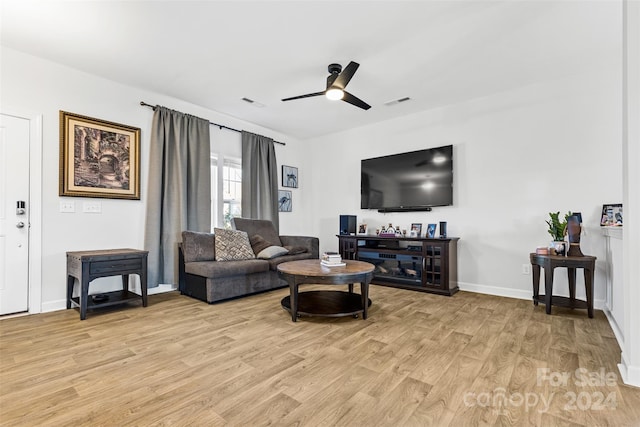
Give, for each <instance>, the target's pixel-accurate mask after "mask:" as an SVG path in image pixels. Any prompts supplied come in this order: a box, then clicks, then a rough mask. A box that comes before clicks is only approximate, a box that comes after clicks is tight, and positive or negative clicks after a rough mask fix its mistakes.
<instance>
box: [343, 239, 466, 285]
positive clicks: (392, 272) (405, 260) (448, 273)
mask: <svg viewBox="0 0 640 427" xmlns="http://www.w3.org/2000/svg"><path fill="white" fill-rule="evenodd" d="M337 237H338V240H339V248H340V255H341V256H342V258H343V259H346V260H360V261H365V262H368V263H371V264H373V265H375V270H374V271H373V280H372V283H374V284H376V285H384V286H391V287H395V288H402V289H411V290H414V291H422V292H430V293H435V294H441V295H448V296H451V295H453V294H455V293H456V292H458V257H457V247H458V240H459V239H458V238H457V237H447V238H426V237H380V236H362V235H361V236H345V235H338V236H337Z"/></svg>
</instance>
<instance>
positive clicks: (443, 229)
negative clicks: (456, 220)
mask: <svg viewBox="0 0 640 427" xmlns="http://www.w3.org/2000/svg"><path fill="white" fill-rule="evenodd" d="M440 237H441V238H443V239H445V238H446V237H447V222H446V221H440Z"/></svg>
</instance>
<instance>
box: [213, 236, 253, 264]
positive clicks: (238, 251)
mask: <svg viewBox="0 0 640 427" xmlns="http://www.w3.org/2000/svg"><path fill="white" fill-rule="evenodd" d="M213 231H214V237H215V247H216V261H240V260H243V259H253V258H255V254H254V253H253V249H251V244H250V243H249V236H247V233H245V232H244V231H236V230H225V229H223V228H216V229H214V230H213Z"/></svg>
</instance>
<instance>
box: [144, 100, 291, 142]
mask: <svg viewBox="0 0 640 427" xmlns="http://www.w3.org/2000/svg"><path fill="white" fill-rule="evenodd" d="M140 105H142V106H143V107H149V108H151V109H152V110H153V111H155V110H156V106H155V105H151V104H147V103H146V102H144V101H140ZM209 124H210V125H211V126H217V127H218V128H220V129H227V130H232V131H234V132H238V133H240V132H242V131H241V130H238V129H234V128H230V127H229V126H225V125H219V124H218V123H214V122H211V121H210V122H209ZM273 142H275V143H276V144H280V145H287V144H285V143H284V142H280V141H276V140H274V141H273Z"/></svg>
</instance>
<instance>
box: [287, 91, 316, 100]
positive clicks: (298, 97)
mask: <svg viewBox="0 0 640 427" xmlns="http://www.w3.org/2000/svg"><path fill="white" fill-rule="evenodd" d="M325 92H326V91H325V90H323V91H322V92H315V93H308V94H306V95H300V96H292V97H291V98H285V99H283V101H293V100H294V99H302V98H311V97H312V96H320V95H324V93H325Z"/></svg>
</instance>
